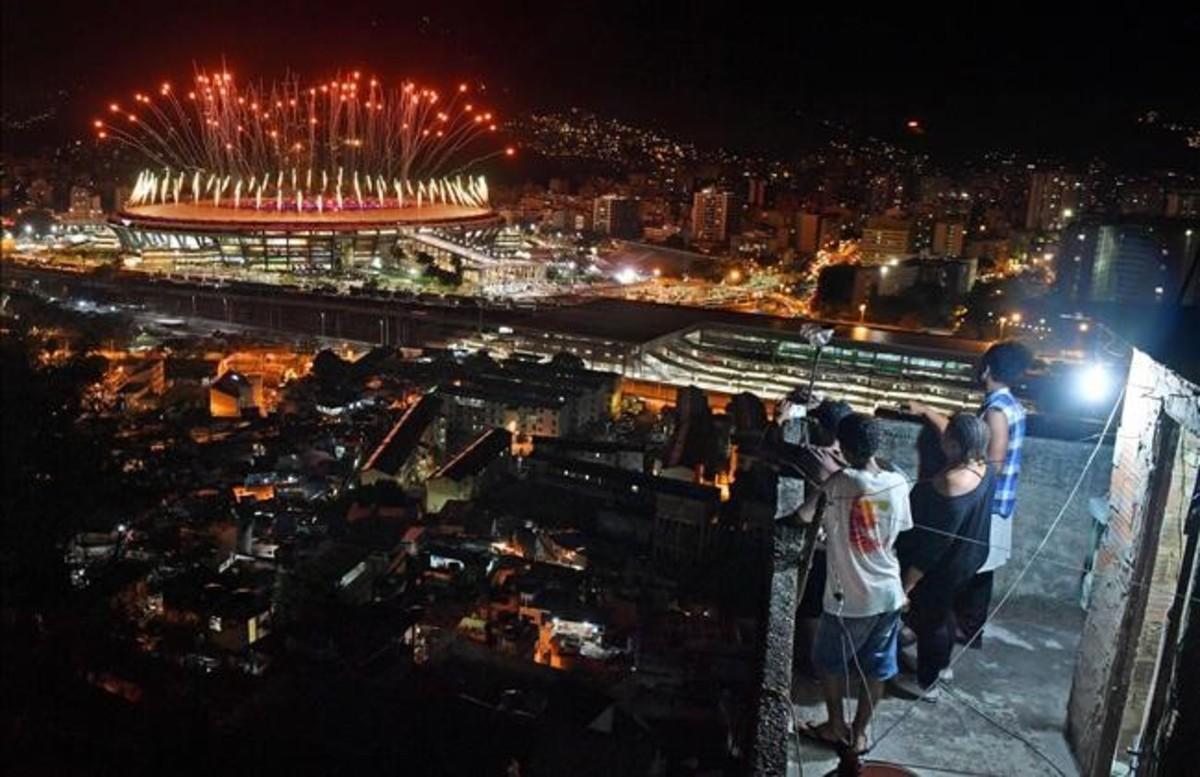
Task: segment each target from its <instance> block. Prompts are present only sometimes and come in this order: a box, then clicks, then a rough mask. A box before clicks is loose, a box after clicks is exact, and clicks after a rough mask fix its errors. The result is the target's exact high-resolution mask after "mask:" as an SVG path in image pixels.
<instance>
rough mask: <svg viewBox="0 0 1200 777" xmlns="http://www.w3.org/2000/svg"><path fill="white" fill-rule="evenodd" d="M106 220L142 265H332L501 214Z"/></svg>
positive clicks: (141, 211) (144, 212)
mask: <svg viewBox="0 0 1200 777" xmlns="http://www.w3.org/2000/svg"><path fill="white" fill-rule="evenodd" d="M110 223H111V225H112V227H113V229H114V230H115V231H116V233H117V237H118V238H119V240H120V242H121V248H122V250H123V251H124V252H125V253H126V254H127V255H129V256H131V257H136V258H138V259H140V260H142V261H145V262H147V263H154V264H165V265H169V266H172V267H186V266H191V265H211V264H221V265H228V266H231V267H244V268H246V269H256V270H264V271H294V270H297V269H312V270H328V271H335V270H340V269H345V268H350V267H355V266H361V265H367V264H372V263H375V264H378V263H381V262H387V261H389V260H391V259H393V258H394V257H395V256H396V248H397V245H398V244H400V243H402V241H405V240H406V239H408V238H411V237H412V236H413V235H415V234H417V233H420V232H429V231H433V230H451V231H462V232H464V233H467V232H476V231H482V230H490V229H495V228H496V227H497V226H499V225H500V223H501V219H500V218H499V217H498V216H497V215H496V213H495V212H494V211H492V210H490V209H488V208H486V207H478V206H467V205H453V204H437V205H428V206H424V207H421V208H416V207H406V208H376V209H370V210H367V209H364V210H342V211H326V212H324V213H314V212H306V213H287V212H282V213H276V212H258V211H252V210H250V211H248V210H245V209H233V208H214V207H212V206H209V205H207V204H205V205H191V204H179V205H174V204H170V203H168V204H158V205H138V206H130V207H127V208H126V209H124V210H123V211H121V212H120V213H119V214H117V216H116V217H114V218H113V219H111V221H110Z"/></svg>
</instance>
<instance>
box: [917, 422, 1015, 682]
mask: <svg viewBox="0 0 1200 777" xmlns="http://www.w3.org/2000/svg"><path fill="white" fill-rule="evenodd" d="M987 444H988V429H987V425H986V424H984V423H983V422H982V421H981V420H980V419H979V418H978V417H976V416H974V415H971V414H969V413H959V414H958V415H955V416H954V417H953V418H951V419H950V421H949V423H948V424H947V426H946V431H945V432H944V433H943V435H942V447H943V450H944V451H945V453H946V458H947V464H946V466H945V468H944V469H943V470H942V471H941V472H940V473H938V474H937V475H936V476H934V477H933V478H931V479H927V480H922V481H920V482H918V483H917V485H916V486H915V487H914V488H913V490H912V493H911V495H910V497H909V498H910V501H911V503H912V512H913V524H914V530H913V531H910V532H907V533H905V534H902V535H901V537H900V539H899V540H898V541H897V543H896V552H897V554H898V556H899V558H900V566H901V569H903V575H904V588H905V591H906V592H907V593H908V596H909V601H910V613H909V621H910V624H911V626H912V628H913V630H914V631H915V632H916V634H917V681H918V683H919V684H920V686H921V688H922V689H925V688H929V687H930V686H932V685H933V684H934V683H935V682H937V679H938V676H939V674H940V672H941V671H942V670H943V669H945V668H946V667H947V666H948V665H949V663H950V650H951V647H952V645H953V643H954V628H953V619H952V617H951V610H952V608H953V603H954V597H955V595H956V594H957V593H958V591H960V590H961V589H962V588H963V587H964V586H966V585H967V584H968V583H969V582H970V581H971V579H972V578H973V577H974V576H975V573H976V572H977V571H978V570H979V568H980V567H981V566H982V565H983V562H984V561H985V560H986V559H987V555H988V537H989V533H990V530H991V504H992V495H993V491H994V489H995V475H994V473H993V472H992V468H991V467H989V466H987Z"/></svg>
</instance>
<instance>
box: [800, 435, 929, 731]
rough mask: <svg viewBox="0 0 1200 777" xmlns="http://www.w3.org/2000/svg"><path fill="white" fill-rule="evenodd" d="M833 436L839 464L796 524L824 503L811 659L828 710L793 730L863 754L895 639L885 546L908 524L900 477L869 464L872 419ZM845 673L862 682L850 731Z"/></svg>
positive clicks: (895, 580)
mask: <svg viewBox="0 0 1200 777" xmlns="http://www.w3.org/2000/svg"><path fill="white" fill-rule="evenodd" d="M837 438H838V444H839V445H840V447H841V453H842V457H843V458H844V459H845V460H846V462H847V466H845V467H844V468H842V469H841V470H840V471H838V472H837V473H836V474H834V475H833V476H832V477H830V478H829V479H828V480H827V481H825V484H824V485H823V486H822V487H821V489H820V490H819V491H816V490H814V492H813V493H812V494H811V495H810V496H809V498H808V499H806V500H805V503H804V506H803V507H801V508H800V519H801V520H803V521H805V522H808V521H812V520H813V517H814V516H815V515H816V512H817V505H818V503H819V502H820V501H821V500H822V499H824V500H825V510H824V513H823V516H822V525H823V526H824V528H825V535H826V540H825V554H826V564H827V571H826V579H825V598H824V602H823V604H824V613H822V615H821V622H820V625H819V626H818V627H817V639H816V642H815V644H814V645H813V655H812V660H813V665H814V666H815V667H816V669H817V673H818V674H819V675H820V677H821V689H822V691H823V692H824V696H825V707H826V709H827V710H828V712H829V719H828V720H827V721H825V722H824V723H821V724H817V725H814V724H811V723H806V724H804V726H803V728H802V731H801V733H804V734H806V735H808V736H810V737H812V738H814V739H817V740H819V741H821V742H823V743H826V744H829V745H831V746H835V747H836V746H839V745H842V746H850V747H853V748H854V749H855V750H856V751H857V752H863V751H865V750H866V748H867V741H866V731H867V724H868V723H869V722H870V720H871V713H872V712H874V707H875V705H876V704H877V703H878V702H879V699H881V698H882V696H883V684H884V682H886V681H887V680H889V679H891V678H892V677H893V676H895V674H896V672H897V666H896V637H897V635H898V634H899V631H900V610H901V608H902V607H903V606H904V602H905V596H904V586H903V583H902V582H901V579H900V562H899V560H898V559H897V558H896V552H895V550H894V549H893V546H894V545H895V542H896V537H897V536H898V535H899V534H900V532H902V531H906V530H907V529H911V528H912V525H913V522H912V512H911V511H910V509H909V504H908V480H907V479H906V478H905V477H904V475H903V474H901V473H900V472H897V471H894V470H891V469H885V468H884V467H883V466H880V464H879V463H878V462H877V461H876V459H875V453H876V451H877V450H878V449H879V425H878V423H877V422H876V421H875V419H873V418H871V417H869V416H865V415H862V414H860V413H855V414H853V415H850V416H847V417H846V418H844V419H843V420H842V421H841V423H840V424H838V430H837ZM829 463H830V464H831V465H832V463H833V462H829ZM847 675H849V676H851V677H858V678H860V679H862V680H863V681H864V687H863V690H862V692H861V693H860V695H859V699H858V706H857V709H856V710H855V713H854V722H853V724H852V725H851V726H847V725H846V721H845V716H844V712H843V709H842V699H843V697H844V696H845V695H846V690H847V689H846V677H847Z"/></svg>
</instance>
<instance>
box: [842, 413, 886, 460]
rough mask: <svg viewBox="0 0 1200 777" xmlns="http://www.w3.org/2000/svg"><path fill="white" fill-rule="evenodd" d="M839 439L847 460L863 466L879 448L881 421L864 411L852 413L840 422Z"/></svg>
mask: <svg viewBox="0 0 1200 777" xmlns="http://www.w3.org/2000/svg"><path fill="white" fill-rule="evenodd" d="M837 439H838V444H839V445H841V448H842V455H843V456H845V457H846V461H847V462H849V463H850V465H851V466H856V467H861V466H862V465H863V464H866V463H867V461H868V460H869V459H870V458H871V457H872V456H874V455H875V452H876V451H878V450H879V440H880V432H879V422H878V421H876V420H875V419H874V418H872V417H871V416H868V415H863V414H862V413H851V414H850V415H848V416H846V417H845V418H843V419H842V420H841V423H839V424H838V428H837Z"/></svg>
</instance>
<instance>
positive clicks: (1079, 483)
mask: <svg viewBox="0 0 1200 777" xmlns="http://www.w3.org/2000/svg"><path fill="white" fill-rule="evenodd" d="M1124 397H1125V389H1124V388H1122V389H1121V393H1120V394H1119V395H1118V396H1117V399H1116V401H1115V402H1113V406H1112V410H1111V411H1110V412H1109V414H1108V419H1107V420H1106V421H1105V423H1104V430H1103V432H1102V434H1101V439H1100V440H1099V441H1097V443H1096V445H1095V447H1093V448H1092V452H1091V454H1090V455H1089V456H1088V458H1087V461H1085V462H1084V465H1083V469H1081V470H1080V472H1079V477H1078V478H1076V480H1075V485H1074V486H1073V487H1072V488H1071V490H1070V492H1069V493H1068V494H1067V498H1066V499H1065V500H1064V501H1063V503H1062V507H1060V508H1059V511H1058V514H1057V515H1056V516H1055V517H1054V520H1053V521H1052V522H1051V524H1050V527H1049V528H1048V529H1047V530H1046V534H1045V536H1043V537H1042V540H1041V542H1039V543H1038V546H1037V547H1036V548H1035V549H1034V551H1033V554H1032V555H1031V556H1030V557H1029V559H1028V560H1027V561H1026V562H1025V565H1024V566H1023V567H1022V568H1021V571H1020V572H1019V573H1018V574H1017V577H1016V579H1015V580H1013V582H1012V584H1011V585H1010V586H1009V588H1008V590H1007V591H1006V592H1005V593H1004V596H1003V597H1001V599H1000V602H999V603H998V604H997V605H996V606H995V607H994V608H993V609H992V611H991V613H989V614H988V616H987V617H986V618H985V619H984V621H983V623H982V624H981V625H980V626H979V628H978V629H977V630H976V631H975V633H974V634H972V635H971V637H970V638H969V639H968V640H967V644H968V645H969V644H971V643H972V642H974V641H975V640H977V639H979V637H980V635H982V634H983V631H984V629H985V628H986V627H987V625H988V624H989V623H991V622H992V621H993V620H995V618H996V616H997V615H998V614H999V613H1000V611H1001V610H1002V609H1003V608H1004V605H1005V604H1007V603H1008V600H1009V599H1010V598H1011V597H1012V595H1013V593H1014V592H1015V591H1016V590H1017V587H1018V586H1020V584H1021V581H1022V580H1024V579H1025V575H1026V574H1028V572H1029V570H1030V569H1031V568H1032V567H1033V564H1034V562H1035V561H1037V559H1038V556H1040V555H1041V552H1042V550H1044V549H1045V547H1046V544H1047V543H1048V542H1049V541H1050V537H1051V536H1053V535H1054V531H1055V529H1057V528H1058V525H1059V523H1061V522H1062V519H1063V517H1064V516H1065V515H1066V514H1067V507H1069V506H1070V504H1071V501H1072V500H1073V499H1074V498H1075V494H1077V493H1078V492H1079V489H1080V487H1081V486H1082V485H1083V480H1084V478H1085V477H1086V476H1087V473H1088V471H1089V470H1090V469H1091V467H1092V463H1093V462H1094V461H1095V460H1096V456H1097V454H1099V452H1100V448H1101V447H1102V444H1103V439H1104V435H1105V434H1107V432H1108V429H1109V427H1111V426H1112V423H1113V420H1114V419H1115V418H1116V415H1117V408H1119V407H1120V406H1121V401H1122V400H1123V399H1124ZM966 654H967V651H965V650H964V651H962V652H960V653H959V654H958V655H957V656H955V657H954V658H953V659H952V660H951V661H950V664H949V666H947V669H952V668H953V667H954V665H955V664H956V663H958V661H959V660H961V659H962V657H963V656H964V655H966ZM941 684H943V682H942V681H941V680H939V681H938V682H935V683H934V684H933V685H931V686H929V688H927V689H925V691H924V692H922V694H921V695H920V696H919V697H918V699H917V701H921V700H923V699H924V698H925V696H926V695H927V694H928V693H930V692H931V691H932V690H933V689H934V688H937V687H938V686H939V685H941ZM918 706H919V705H917V704H913V705H911V706H910V707H909V708H908V709H907V710H905V711H904V713H903V714H901V715H900V717H899V718H897V719H896V720H895V721H894V722H893V723H892V724H891V725H890V726H888V728H887V729H885V730H884V732H883V734H881V735H880V736H879V738H878V739H877V740H875V743H874V744H873V745H872V748H871V749H874V748H875V747H878V746H879V744H880V743H882V742H883V741H884V740H885V739H887V737H888V736H889V735H891V733H892V732H893V731H895V730H896V729H897V728H898V727H899V726H901V725H902V724H903V723H904V722H905V721H907V720H908V719H909V717H910V716H911V715H912V713H913V711H915V710H916V708H917V707H918ZM1022 741H1025V740H1022ZM1025 743H1026V744H1027V745H1029V743H1028V742H1027V741H1025ZM1029 746H1030V747H1032V745H1029ZM1034 749H1036V748H1034ZM1039 755H1043V757H1045V756H1044V754H1041V753H1040V751H1039ZM1046 760H1049V759H1048V757H1046ZM1055 768H1056V769H1057V767H1055ZM1060 773H1061V772H1060Z"/></svg>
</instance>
